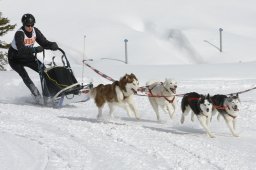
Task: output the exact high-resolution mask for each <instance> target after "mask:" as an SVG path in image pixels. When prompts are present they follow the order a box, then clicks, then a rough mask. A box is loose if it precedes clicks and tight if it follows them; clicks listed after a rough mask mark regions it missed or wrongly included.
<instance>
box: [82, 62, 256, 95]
mask: <svg viewBox="0 0 256 170" xmlns="http://www.w3.org/2000/svg"><path fill="white" fill-rule="evenodd" d="M83 63H84V65H86V66H87V67H89V68H90V69H92V70H93V71H94V72H96V73H97V74H99V75H100V76H102V77H104V78H105V79H107V80H109V81H112V82H115V81H116V80H114V79H113V78H111V77H109V76H107V75H106V74H104V73H102V72H100V71H99V70H97V69H95V68H94V67H92V66H91V65H89V64H88V63H86V62H85V60H83ZM148 88H149V86H142V87H139V88H138V91H140V92H144V93H145V91H146V89H148ZM255 89H256V86H255V87H253V88H250V89H247V90H244V91H240V92H237V93H229V94H227V95H232V94H242V93H246V92H249V91H251V90H255ZM185 94H186V93H183V94H175V95H171V96H161V95H150V94H136V95H137V96H148V97H172V96H177V97H183V96H184V95H185Z"/></svg>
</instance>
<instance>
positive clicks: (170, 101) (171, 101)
mask: <svg viewBox="0 0 256 170" xmlns="http://www.w3.org/2000/svg"><path fill="white" fill-rule="evenodd" d="M164 98H165V100H167V101H168V102H169V103H173V101H174V99H175V96H174V97H173V99H172V100H169V99H168V98H167V97H164Z"/></svg>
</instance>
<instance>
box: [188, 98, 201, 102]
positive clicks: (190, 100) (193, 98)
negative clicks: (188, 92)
mask: <svg viewBox="0 0 256 170" xmlns="http://www.w3.org/2000/svg"><path fill="white" fill-rule="evenodd" d="M199 99H200V98H195V97H194V98H193V97H191V98H189V99H188V100H189V101H191V100H199Z"/></svg>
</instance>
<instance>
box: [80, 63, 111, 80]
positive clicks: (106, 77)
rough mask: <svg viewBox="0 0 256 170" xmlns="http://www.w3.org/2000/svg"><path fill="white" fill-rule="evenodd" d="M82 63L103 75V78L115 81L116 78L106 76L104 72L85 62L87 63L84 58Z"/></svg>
mask: <svg viewBox="0 0 256 170" xmlns="http://www.w3.org/2000/svg"><path fill="white" fill-rule="evenodd" d="M83 63H84V64H85V65H86V66H87V67H89V68H90V69H92V70H93V71H94V72H95V73H97V74H99V75H100V76H101V77H104V78H105V79H107V80H109V81H112V82H115V81H116V80H114V79H113V78H111V77H109V76H107V75H106V74H104V73H102V72H100V71H99V70H97V69H95V68H93V67H92V66H90V65H89V64H87V63H86V62H85V60H84V61H83Z"/></svg>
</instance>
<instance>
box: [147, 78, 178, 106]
mask: <svg viewBox="0 0 256 170" xmlns="http://www.w3.org/2000/svg"><path fill="white" fill-rule="evenodd" d="M157 85H159V84H157V83H156V84H155V85H154V86H153V87H152V88H149V86H147V88H148V91H149V94H148V96H149V97H163V98H164V99H165V100H167V101H168V102H169V103H173V101H174V99H175V96H174V97H173V99H172V100H169V99H168V98H167V96H161V95H153V93H152V90H153V89H154V88H155V87H156V86H157ZM160 85H163V82H161V84H160ZM164 89H165V90H166V91H167V92H169V91H168V89H166V88H165V87H164Z"/></svg>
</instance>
